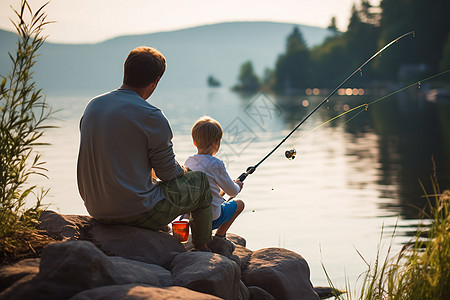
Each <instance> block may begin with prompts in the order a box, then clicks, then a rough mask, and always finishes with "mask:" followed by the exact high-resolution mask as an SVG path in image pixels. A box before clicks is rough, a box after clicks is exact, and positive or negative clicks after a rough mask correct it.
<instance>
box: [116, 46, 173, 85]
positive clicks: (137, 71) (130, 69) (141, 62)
mask: <svg viewBox="0 0 450 300" xmlns="http://www.w3.org/2000/svg"><path fill="white" fill-rule="evenodd" d="M165 70H166V58H165V57H164V55H162V53H161V52H159V51H158V50H156V49H154V48H150V47H144V46H142V47H137V48H135V49H133V50H132V51H131V52H130V54H128V57H127V59H126V60H125V64H124V75H123V83H125V84H126V85H129V86H131V87H134V88H143V87H146V86H148V85H149V84H151V83H152V82H154V81H156V80H157V79H158V78H160V77H161V76H162V75H163V74H164V71H165Z"/></svg>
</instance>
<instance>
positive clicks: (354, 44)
mask: <svg viewBox="0 0 450 300" xmlns="http://www.w3.org/2000/svg"><path fill="white" fill-rule="evenodd" d="M449 14H450V1H442V0H382V1H381V3H380V6H379V7H375V6H372V5H371V4H370V2H369V1H368V0H362V1H361V3H360V4H359V5H358V6H357V5H353V7H352V11H351V17H350V20H349V24H348V27H347V31H346V32H343V33H341V32H339V31H338V30H337V28H336V19H335V18H334V17H333V18H332V19H331V21H330V25H329V27H328V30H330V32H331V33H332V34H331V36H330V37H328V38H327V39H326V40H325V41H324V43H323V44H321V45H319V46H316V47H314V48H312V49H309V48H308V45H306V43H305V40H304V39H303V36H302V33H301V31H300V30H299V28H298V27H295V28H294V29H293V31H292V33H291V34H290V35H289V36H288V37H287V39H286V47H285V51H284V53H282V54H280V55H279V56H278V59H277V61H276V64H275V66H274V67H273V69H266V70H265V71H264V74H262V75H261V76H258V75H257V74H256V73H255V71H254V69H253V65H252V62H251V61H247V62H245V63H243V64H242V65H241V68H240V72H239V76H238V82H239V83H238V85H236V86H235V87H234V88H233V89H234V90H237V91H243V92H253V91H256V90H260V89H266V90H271V91H273V92H276V93H278V94H292V93H298V92H301V91H303V90H304V88H306V87H319V88H330V87H333V86H336V85H337V84H339V83H340V82H341V81H342V80H343V79H345V77H346V76H348V75H349V74H350V73H351V72H353V71H354V70H355V69H356V68H358V67H359V66H360V65H361V64H362V63H363V62H364V61H365V60H367V59H368V58H369V57H370V56H371V55H373V54H375V53H376V52H377V51H378V50H379V49H380V48H381V47H383V46H384V45H386V44H387V43H389V42H390V41H392V40H394V39H395V38H397V37H399V36H400V35H402V34H404V33H407V32H410V31H414V32H415V35H414V38H408V39H404V40H402V41H401V42H399V43H398V44H397V45H394V47H391V48H390V49H389V51H385V52H383V54H382V55H381V56H380V57H378V58H377V59H375V60H374V61H373V62H371V63H370V64H369V65H367V66H365V67H364V69H363V70H362V72H361V74H362V75H363V76H354V77H353V78H352V81H351V83H352V84H354V85H359V86H368V85H370V84H374V83H376V82H388V81H391V82H392V81H408V80H413V81H414V80H415V81H417V80H420V79H421V78H423V77H424V76H428V75H432V74H436V73H437V72H439V71H444V70H447V69H450V16H449Z"/></svg>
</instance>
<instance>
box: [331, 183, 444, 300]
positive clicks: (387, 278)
mask: <svg viewBox="0 0 450 300" xmlns="http://www.w3.org/2000/svg"><path fill="white" fill-rule="evenodd" d="M434 178H435V177H434ZM422 187H423V186H422ZM433 189H434V190H433V194H426V199H427V201H428V204H429V212H428V213H426V212H424V214H425V215H426V217H427V219H426V222H424V223H420V224H419V225H418V230H417V234H416V235H415V237H414V238H412V239H411V241H410V242H409V243H407V244H406V245H404V246H403V248H402V249H401V251H400V252H399V253H398V254H396V255H393V256H391V246H392V243H393V240H394V236H395V230H394V234H393V235H392V239H391V244H390V246H389V248H388V250H387V254H386V256H385V258H382V257H381V251H380V248H381V246H379V248H378V251H377V256H376V260H375V263H373V264H368V263H367V262H366V264H367V266H368V270H367V271H366V272H365V273H364V274H363V276H362V277H361V279H362V284H361V287H360V289H359V290H358V291H356V292H354V293H352V292H351V291H350V285H349V284H348V282H347V283H346V286H345V289H346V290H347V291H349V292H347V293H345V294H342V295H337V296H336V298H337V299H367V300H372V299H399V300H400V299H401V300H415V299H417V300H427V299H430V300H431V299H433V300H434V299H450V214H449V212H450V211H449V207H450V190H446V191H444V192H442V193H440V191H439V186H438V185H437V182H436V180H434V184H433ZM379 245H381V240H380V243H379ZM364 261H365V260H364ZM325 273H326V271H325ZM327 277H328V275H327ZM328 280H329V282H330V284H332V285H333V283H332V282H331V280H330V278H329V277H328Z"/></svg>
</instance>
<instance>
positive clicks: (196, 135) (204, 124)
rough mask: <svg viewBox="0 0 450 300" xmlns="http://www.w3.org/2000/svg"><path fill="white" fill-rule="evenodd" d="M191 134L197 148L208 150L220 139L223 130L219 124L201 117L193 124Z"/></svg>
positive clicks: (206, 117) (209, 118)
mask: <svg viewBox="0 0 450 300" xmlns="http://www.w3.org/2000/svg"><path fill="white" fill-rule="evenodd" d="M191 134H192V140H193V141H194V143H195V145H196V146H197V148H200V149H208V148H209V147H211V145H212V144H214V143H216V142H218V141H220V140H221V139H222V135H223V130H222V126H220V123H219V122H217V121H216V120H214V119H213V118H211V117H209V116H203V117H201V118H200V119H198V120H197V122H195V124H194V126H193V127H192V131H191Z"/></svg>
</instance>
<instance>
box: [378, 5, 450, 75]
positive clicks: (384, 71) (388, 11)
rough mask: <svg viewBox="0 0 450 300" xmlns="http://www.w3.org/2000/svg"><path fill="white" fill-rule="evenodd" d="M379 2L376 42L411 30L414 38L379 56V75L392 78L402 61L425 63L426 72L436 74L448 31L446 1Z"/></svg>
mask: <svg viewBox="0 0 450 300" xmlns="http://www.w3.org/2000/svg"><path fill="white" fill-rule="evenodd" d="M380 5H381V8H382V14H381V20H380V27H381V33H380V39H379V43H380V44H386V43H388V42H390V41H391V40H393V39H395V38H396V37H398V36H399V35H401V34H404V33H407V32H409V31H412V30H414V31H415V38H414V39H407V40H404V41H402V42H401V43H399V44H398V45H397V46H396V47H394V48H393V49H391V50H390V51H389V53H387V54H386V55H383V59H382V60H383V63H382V64H380V65H379V66H377V71H378V72H379V74H380V75H381V76H383V77H385V78H391V79H396V77H395V76H396V75H397V71H398V69H399V68H400V66H402V65H405V64H416V65H419V64H426V65H427V67H428V71H429V73H430V74H433V73H436V72H437V71H438V69H439V62H440V61H441V58H442V55H444V52H443V49H444V44H445V42H446V40H447V37H448V34H449V33H450V18H449V17H448V12H449V11H450V1H441V0H414V1H411V0H383V1H381V4H380Z"/></svg>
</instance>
